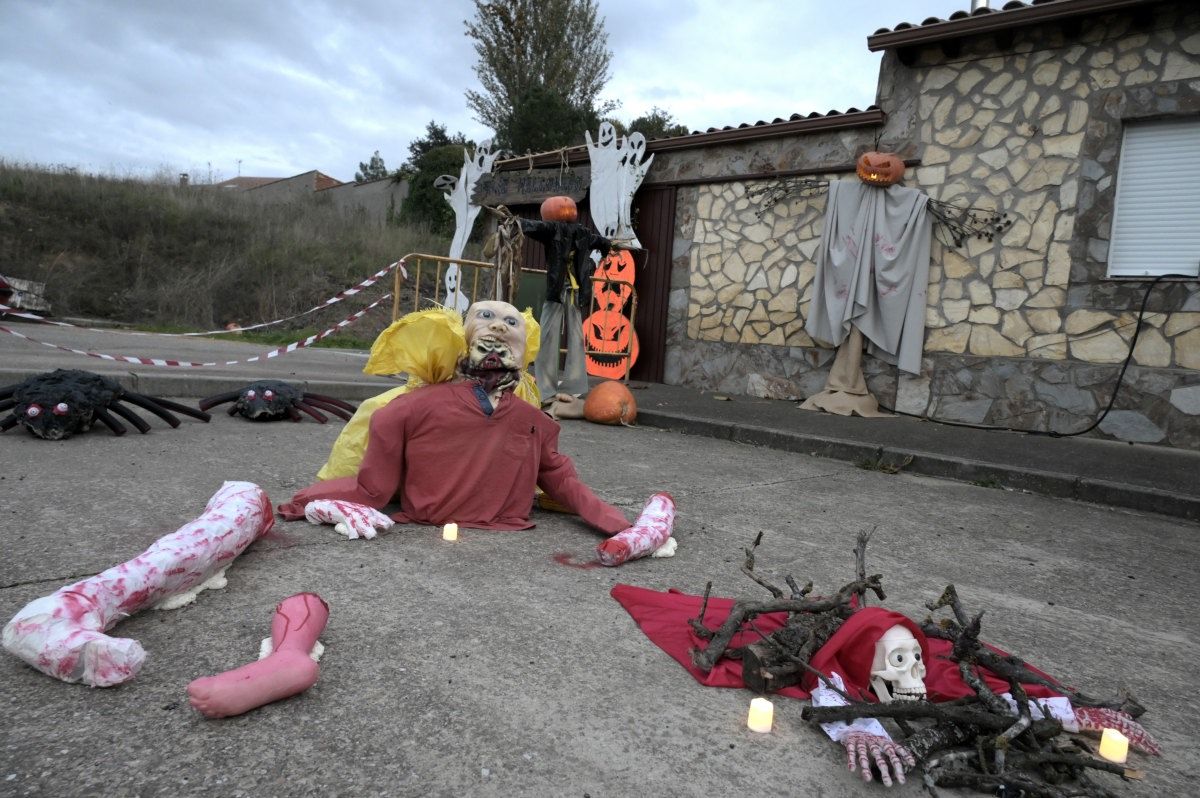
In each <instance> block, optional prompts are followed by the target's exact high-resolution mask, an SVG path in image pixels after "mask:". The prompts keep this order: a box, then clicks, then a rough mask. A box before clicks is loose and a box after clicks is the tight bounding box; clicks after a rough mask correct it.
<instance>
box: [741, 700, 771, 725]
mask: <svg viewBox="0 0 1200 798" xmlns="http://www.w3.org/2000/svg"><path fill="white" fill-rule="evenodd" d="M774 718H775V705H774V704H772V703H771V702H770V701H768V700H767V699H765V698H755V699H754V700H752V701H751V702H750V716H749V717H747V718H746V725H747V726H749V727H750V731H756V732H762V733H764V734H765V733H766V732H769V731H770V730H771V721H772V720H774Z"/></svg>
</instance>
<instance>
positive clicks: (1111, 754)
mask: <svg viewBox="0 0 1200 798" xmlns="http://www.w3.org/2000/svg"><path fill="white" fill-rule="evenodd" d="M1100 756H1102V757H1104V758H1105V759H1107V760H1108V761H1109V762H1116V763H1117V764H1118V765H1123V764H1125V760H1126V759H1128V758H1129V738H1128V737H1126V736H1125V735H1124V734H1121V733H1120V732H1119V731H1117V730H1116V729H1105V730H1104V734H1103V735H1101V737H1100Z"/></svg>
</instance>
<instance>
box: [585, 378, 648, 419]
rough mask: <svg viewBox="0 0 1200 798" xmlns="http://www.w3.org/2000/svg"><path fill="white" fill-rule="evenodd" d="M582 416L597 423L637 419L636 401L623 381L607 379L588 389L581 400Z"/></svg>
mask: <svg viewBox="0 0 1200 798" xmlns="http://www.w3.org/2000/svg"><path fill="white" fill-rule="evenodd" d="M583 417H584V418H586V419H587V420H588V421H593V422H595V423H597V424H623V425H625V426H627V427H628V426H630V425H631V424H633V422H635V421H637V402H635V401H634V399H633V394H632V393H630V392H629V388H627V387H625V383H623V382H617V381H616V380H609V381H608V382H602V383H600V384H599V385H597V386H596V387H595V388H593V389H592V390H590V391H588V395H587V399H585V400H584V402H583Z"/></svg>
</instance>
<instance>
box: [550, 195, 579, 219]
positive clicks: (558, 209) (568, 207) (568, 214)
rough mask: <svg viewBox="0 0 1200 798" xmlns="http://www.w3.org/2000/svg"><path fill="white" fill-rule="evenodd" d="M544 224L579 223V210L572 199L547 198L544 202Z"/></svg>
mask: <svg viewBox="0 0 1200 798" xmlns="http://www.w3.org/2000/svg"><path fill="white" fill-rule="evenodd" d="M542 221H543V222H577V221H579V209H578V208H576V207H575V200H573V199H571V198H570V197H547V198H546V200H545V201H544V202H542Z"/></svg>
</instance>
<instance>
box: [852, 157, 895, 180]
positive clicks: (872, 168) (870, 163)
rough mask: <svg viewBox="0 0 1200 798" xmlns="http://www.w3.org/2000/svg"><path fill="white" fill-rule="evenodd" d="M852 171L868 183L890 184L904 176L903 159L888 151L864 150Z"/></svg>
mask: <svg viewBox="0 0 1200 798" xmlns="http://www.w3.org/2000/svg"><path fill="white" fill-rule="evenodd" d="M854 171H855V173H856V174H857V175H858V178H859V180H862V181H863V182H864V183H867V184H868V185H872V186H891V185H895V184H896V183H899V182H900V181H901V180H902V179H903V178H904V161H903V160H902V159H901V158H900V156H899V155H895V154H893V153H890V152H864V153H863V154H862V155H860V156H858V162H857V163H856V164H855V168H854Z"/></svg>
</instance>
